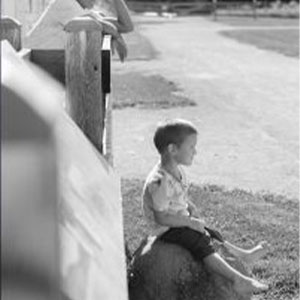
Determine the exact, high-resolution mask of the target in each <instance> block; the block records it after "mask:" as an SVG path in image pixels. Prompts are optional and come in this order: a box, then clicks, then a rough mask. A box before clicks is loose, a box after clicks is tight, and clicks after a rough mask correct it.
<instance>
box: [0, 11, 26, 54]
mask: <svg viewBox="0 0 300 300" xmlns="http://www.w3.org/2000/svg"><path fill="white" fill-rule="evenodd" d="M0 25H1V41H2V40H8V41H9V42H10V44H11V45H12V46H13V47H14V49H15V50H16V51H20V50H21V48H22V42H21V27H22V26H21V23H20V22H18V21H17V20H16V19H14V18H11V17H7V16H4V17H2V18H1V21H0Z"/></svg>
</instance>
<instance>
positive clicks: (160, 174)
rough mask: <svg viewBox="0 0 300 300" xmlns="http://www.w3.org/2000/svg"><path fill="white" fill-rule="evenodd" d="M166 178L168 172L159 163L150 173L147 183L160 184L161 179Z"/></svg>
mask: <svg viewBox="0 0 300 300" xmlns="http://www.w3.org/2000/svg"><path fill="white" fill-rule="evenodd" d="M164 179H166V173H165V172H164V170H163V169H162V168H161V167H160V165H159V164H157V165H155V166H154V168H153V169H152V170H151V171H150V173H149V174H148V176H147V179H146V182H145V185H146V186H153V185H160V183H161V181H162V180H164Z"/></svg>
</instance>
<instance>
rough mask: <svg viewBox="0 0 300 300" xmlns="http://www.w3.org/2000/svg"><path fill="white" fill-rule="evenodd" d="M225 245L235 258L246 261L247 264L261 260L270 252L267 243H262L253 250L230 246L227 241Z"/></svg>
mask: <svg viewBox="0 0 300 300" xmlns="http://www.w3.org/2000/svg"><path fill="white" fill-rule="evenodd" d="M223 245H224V246H225V247H226V248H227V250H228V251H229V252H231V253H232V254H233V255H234V256H236V257H238V258H240V259H242V260H244V261H245V262H246V263H252V262H254V261H255V260H257V259H259V258H260V257H262V256H263V255H265V254H266V253H267V252H268V250H269V245H268V243H267V242H265V241H263V242H260V243H259V244H258V245H257V246H255V247H253V248H252V249H248V250H245V249H242V248H239V247H237V246H235V245H233V244H230V243H229V242H228V241H225V242H224V243H223Z"/></svg>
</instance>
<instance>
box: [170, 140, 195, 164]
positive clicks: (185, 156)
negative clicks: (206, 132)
mask: <svg viewBox="0 0 300 300" xmlns="http://www.w3.org/2000/svg"><path fill="white" fill-rule="evenodd" d="M196 145H197V134H191V135H188V136H187V137H186V138H185V139H184V141H183V143H182V144H181V145H180V146H175V150H174V155H173V158H174V159H175V161H176V162H177V163H178V164H181V165H185V166H190V165H191V164H192V162H193V158H194V156H195V154H196V153H197V151H196Z"/></svg>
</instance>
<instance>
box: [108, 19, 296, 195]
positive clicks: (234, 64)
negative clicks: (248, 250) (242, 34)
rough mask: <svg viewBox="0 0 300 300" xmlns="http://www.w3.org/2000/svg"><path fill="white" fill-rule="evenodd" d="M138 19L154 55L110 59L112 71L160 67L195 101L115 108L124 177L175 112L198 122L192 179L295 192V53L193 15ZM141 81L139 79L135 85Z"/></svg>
mask: <svg viewBox="0 0 300 300" xmlns="http://www.w3.org/2000/svg"><path fill="white" fill-rule="evenodd" d="M147 20H148V21H149V22H148V23H145V24H143V25H141V26H140V31H141V32H142V34H143V35H145V36H146V37H147V38H149V40H150V41H151V43H152V44H153V46H154V48H156V49H157V50H158V51H159V52H160V55H159V56H158V58H157V59H155V60H151V61H145V60H144V61H143V60H137V61H128V62H127V63H126V64H123V65H121V64H119V63H114V64H113V72H118V73H127V72H133V71H134V72H136V71H137V72H141V73H143V74H160V75H161V76H163V77H165V78H166V79H168V80H171V81H173V82H174V83H175V84H176V85H178V86H179V88H181V89H182V91H183V94H184V96H186V97H188V98H190V99H192V100H194V101H196V102H197V106H196V107H185V108H175V109H168V110H141V109H125V110H116V111H114V116H113V118H114V126H113V131H114V133H113V134H114V162H115V166H116V169H117V170H118V171H119V173H120V174H121V176H124V177H144V176H145V175H146V174H147V173H148V171H149V169H150V168H151V166H152V165H153V164H154V163H155V162H156V160H157V156H156V152H155V149H154V148H153V146H152V141H151V139H152V133H153V130H154V128H155V126H156V124H157V122H158V121H160V120H164V119H166V118H174V117H182V118H187V119H189V120H191V121H193V122H194V123H195V124H196V125H197V127H198V128H199V132H200V134H199V145H198V156H197V158H196V160H195V163H194V165H193V166H192V167H191V168H189V169H188V170H187V172H188V174H189V176H190V178H191V179H192V181H193V182H195V183H198V184H203V183H210V184H218V185H224V186H226V187H227V188H230V189H231V188H235V187H238V188H242V189H247V190H252V191H254V192H255V191H262V190H263V191H269V192H271V193H278V194H284V195H287V196H289V197H298V194H299V183H298V182H299V170H298V162H299V152H298V151H299V148H298V147H299V145H298V142H299V103H298V100H299V96H298V95H299V84H298V82H299V73H298V67H299V61H298V60H297V59H295V58H289V57H285V56H283V55H280V54H276V53H273V52H269V51H264V50H259V49H257V48H255V47H254V46H249V45H244V44H240V43H238V42H235V41H234V40H231V39H227V38H225V37H222V36H221V35H219V34H218V31H219V30H220V29H222V28H230V26H228V25H226V26H225V25H221V24H218V23H214V22H210V21H208V20H206V19H204V18H200V17H190V18H188V17H187V18H174V19H172V20H165V21H162V22H161V21H160V20H158V21H156V20H157V19H155V18H152V19H151V18H149V17H148V19H147ZM141 89H142V87H141Z"/></svg>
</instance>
